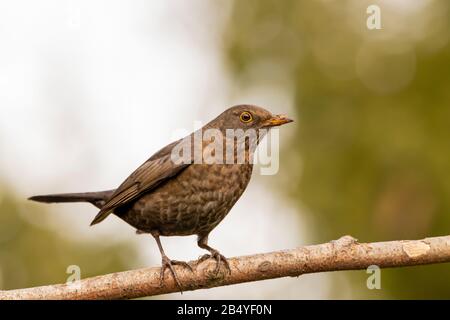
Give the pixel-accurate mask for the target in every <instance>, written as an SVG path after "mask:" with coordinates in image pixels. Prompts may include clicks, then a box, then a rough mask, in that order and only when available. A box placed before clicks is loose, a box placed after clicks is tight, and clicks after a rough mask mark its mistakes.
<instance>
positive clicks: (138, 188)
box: [91, 140, 189, 225]
mask: <svg viewBox="0 0 450 320" xmlns="http://www.w3.org/2000/svg"><path fill="white" fill-rule="evenodd" d="M180 141H181V140H178V141H175V142H173V143H171V144H169V145H168V146H166V147H165V148H163V149H161V150H160V151H158V152H157V153H155V154H154V155H153V156H152V157H151V158H150V159H148V160H147V161H146V162H145V163H144V164H142V165H141V166H140V167H139V168H137V169H136V171H134V172H133V173H132V174H131V175H130V176H129V177H128V178H127V179H126V180H125V181H124V182H123V183H122V184H121V185H120V186H119V188H117V189H116V191H115V192H114V193H113V195H112V196H111V198H110V199H108V201H106V203H105V205H104V206H103V207H102V208H101V210H100V212H99V213H98V214H97V216H96V217H95V218H94V220H93V221H92V223H91V225H94V224H97V223H99V222H101V221H103V220H104V219H105V218H106V217H107V216H108V215H109V214H110V213H111V212H112V211H114V209H116V208H118V207H120V206H123V205H124V204H127V203H129V202H130V201H131V200H134V199H136V198H138V197H139V196H141V195H142V194H143V193H146V192H148V191H150V190H152V189H154V188H155V187H157V186H158V185H159V184H160V183H161V182H163V181H164V180H167V179H169V178H171V177H174V176H175V175H177V174H178V173H180V172H181V171H182V170H183V169H184V168H186V167H187V166H189V163H180V164H175V163H174V162H173V161H172V159H171V151H172V149H173V147H174V146H175V145H176V144H177V143H179V142H180Z"/></svg>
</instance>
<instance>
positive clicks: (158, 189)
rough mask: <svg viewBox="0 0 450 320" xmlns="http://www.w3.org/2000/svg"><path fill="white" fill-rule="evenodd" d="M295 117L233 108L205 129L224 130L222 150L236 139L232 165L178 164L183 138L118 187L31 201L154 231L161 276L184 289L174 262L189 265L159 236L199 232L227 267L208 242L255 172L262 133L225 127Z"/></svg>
mask: <svg viewBox="0 0 450 320" xmlns="http://www.w3.org/2000/svg"><path fill="white" fill-rule="evenodd" d="M244 115H245V117H244ZM247 120H248V121H247ZM291 121H292V120H290V119H288V118H286V117H284V116H274V115H272V114H271V113H270V112H269V111H267V110H265V109H263V108H260V107H256V106H251V105H239V106H235V107H232V108H230V109H228V110H226V111H225V112H223V113H222V114H220V115H219V116H218V117H217V118H215V119H214V120H212V121H211V122H209V123H208V124H206V125H205V126H204V127H203V128H202V129H201V130H206V129H216V130H218V131H220V132H221V133H222V134H223V137H224V141H223V142H224V143H223V147H224V148H225V146H226V142H227V141H228V140H230V141H231V140H232V141H233V145H234V153H233V154H232V155H231V156H232V157H234V160H235V161H234V162H233V164H222V163H221V162H217V161H213V162H206V163H205V161H204V162H203V163H201V164H197V163H195V162H188V163H184V162H183V163H176V162H174V161H173V159H172V158H171V155H172V150H173V149H174V148H175V147H176V146H179V143H180V141H182V140H179V141H175V142H173V143H171V144H169V145H167V146H166V147H164V148H163V149H161V150H160V151H158V152H157V153H155V154H154V155H153V156H152V157H150V158H149V159H148V160H147V161H146V162H144V164H142V165H141V166H140V167H139V168H138V169H136V170H135V171H134V172H133V173H132V174H131V175H130V176H129V177H128V178H127V179H126V180H125V181H124V182H123V183H122V184H121V185H120V186H119V187H118V188H117V189H115V190H108V191H100V192H89V193H72V194H56V195H45V196H35V197H31V198H30V199H31V200H34V201H40V202H47V203H50V202H90V203H92V204H93V205H95V206H97V207H98V208H99V209H100V212H99V213H98V214H97V216H96V217H95V218H94V220H93V221H92V223H91V224H97V223H99V222H101V221H103V220H104V219H106V218H107V217H108V216H109V215H110V214H111V213H113V214H115V215H117V216H118V217H120V218H121V219H123V220H124V221H126V222H127V223H129V224H130V225H131V226H133V227H135V228H136V229H137V231H138V233H149V234H151V235H152V236H153V237H154V238H155V240H156V242H157V244H158V247H159V250H160V252H161V256H162V264H163V266H162V272H161V276H162V278H161V279H162V280H163V279H164V270H165V269H166V268H169V269H170V271H171V272H172V275H173V276H174V278H175V280H176V281H177V283H178V285H179V286H180V289H181V284H180V283H179V281H178V278H177V277H176V274H175V271H174V269H173V268H172V265H173V264H182V265H184V266H186V267H188V268H191V267H190V266H189V265H187V264H186V263H184V262H179V261H174V260H170V259H169V258H168V257H167V256H166V255H165V253H164V250H163V248H162V245H161V242H160V236H186V235H193V234H197V235H198V245H199V246H200V247H201V248H203V249H206V250H208V251H209V252H210V253H211V255H210V256H211V257H213V258H214V259H216V260H217V271H218V270H219V269H218V268H219V266H220V262H221V261H223V262H224V263H225V265H226V266H228V262H227V261H226V259H225V257H224V256H222V255H221V254H220V253H219V252H218V251H217V250H215V249H213V248H212V247H210V246H209V245H208V235H209V233H210V232H211V230H213V229H214V228H215V227H216V226H217V225H218V224H219V223H220V222H221V221H222V220H223V219H224V218H225V216H226V215H227V214H228V212H229V211H230V210H231V208H232V207H233V205H234V204H235V203H236V201H237V200H238V199H239V198H240V196H241V195H242V193H243V192H244V190H245V189H246V187H247V185H248V183H249V181H250V178H251V174H252V167H253V164H252V157H253V153H254V151H255V148H256V145H257V143H258V142H259V140H260V138H261V136H260V135H258V139H257V140H256V143H255V144H251V143H249V142H248V141H247V143H245V144H241V145H236V144H235V143H234V138H230V139H228V140H227V138H226V137H227V135H226V130H227V129H242V130H247V129H255V130H260V129H269V128H270V127H273V126H278V125H282V124H285V123H288V122H291ZM197 132H198V131H197ZM258 132H259V131H258ZM195 134H196V132H194V133H192V134H191V135H189V136H188V138H192V137H194V135H195ZM228 142H229V141H228ZM210 143H211V141H205V140H204V139H202V140H201V141H200V145H199V146H200V147H201V148H200V149H201V150H202V157H203V159H204V160H211V159H215V158H214V155H212V154H208V153H206V152H205V147H206V146H208V144H210ZM194 145H195V143H194ZM243 148H244V149H245V150H246V152H245V159H244V160H245V161H243V163H238V161H237V157H236V154H237V150H238V149H239V150H240V151H242V149H243ZM224 150H225V149H224ZM191 160H193V158H191ZM224 160H225V159H224ZM207 163H209V164H207Z"/></svg>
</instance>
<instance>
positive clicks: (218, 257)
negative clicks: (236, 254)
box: [197, 250, 231, 275]
mask: <svg viewBox="0 0 450 320" xmlns="http://www.w3.org/2000/svg"><path fill="white" fill-rule="evenodd" d="M209 258H212V259H214V260H216V268H215V269H214V272H215V274H216V275H217V274H218V273H219V271H220V262H223V264H224V265H225V267H226V269H227V270H228V273H229V274H231V268H230V264H229V263H228V260H227V258H225V257H224V256H223V255H222V254H221V253H220V252H219V251H217V250H214V251H211V254H204V255H203V256H201V257H200V258H199V259H198V261H197V264H200V263H202V262H203V261H206V260H208V259H209Z"/></svg>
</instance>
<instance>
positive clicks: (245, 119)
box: [239, 111, 253, 123]
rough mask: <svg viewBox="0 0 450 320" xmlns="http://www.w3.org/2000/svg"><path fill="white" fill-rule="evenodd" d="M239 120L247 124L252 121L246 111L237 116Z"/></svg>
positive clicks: (250, 115)
mask: <svg viewBox="0 0 450 320" xmlns="http://www.w3.org/2000/svg"><path fill="white" fill-rule="evenodd" d="M239 119H241V121H242V122H244V123H248V122H250V121H252V120H253V117H252V114H251V113H250V112H248V111H244V112H242V113H241V115H240V116H239Z"/></svg>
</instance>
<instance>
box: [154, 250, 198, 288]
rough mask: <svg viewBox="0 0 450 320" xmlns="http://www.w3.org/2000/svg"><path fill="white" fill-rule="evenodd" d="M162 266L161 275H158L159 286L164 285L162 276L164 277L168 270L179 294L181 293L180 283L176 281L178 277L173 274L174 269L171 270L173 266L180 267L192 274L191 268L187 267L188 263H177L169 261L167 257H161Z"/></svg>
mask: <svg viewBox="0 0 450 320" xmlns="http://www.w3.org/2000/svg"><path fill="white" fill-rule="evenodd" d="M161 264H162V266H161V273H160V279H159V281H160V286H163V285H164V275H165V271H166V269H169V270H170V273H172V276H173V278H174V279H175V282H176V284H177V287H178V288H179V289H180V292H181V293H183V289H182V287H181V282H180V280H179V279H178V276H177V274H176V272H175V269H174V268H173V266H174V265H180V266H183V267H185V268H187V269H189V270H190V271H191V272H194V269H192V267H191V266H190V265H189V263H187V262H184V261H177V260H170V259H169V258H168V257H167V256H163V257H162V263H161Z"/></svg>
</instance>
